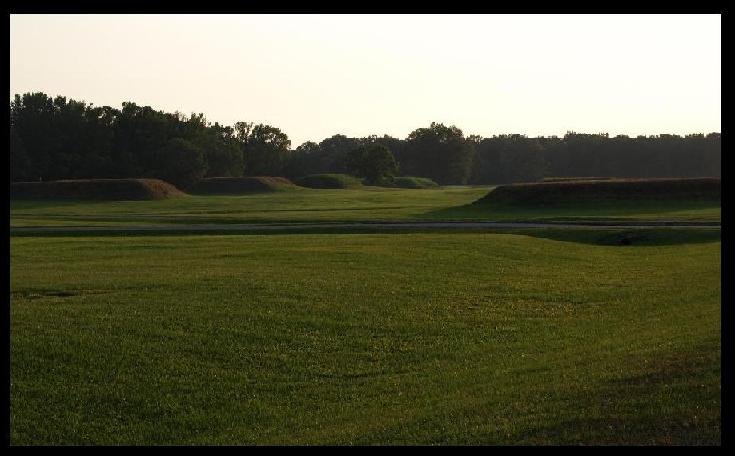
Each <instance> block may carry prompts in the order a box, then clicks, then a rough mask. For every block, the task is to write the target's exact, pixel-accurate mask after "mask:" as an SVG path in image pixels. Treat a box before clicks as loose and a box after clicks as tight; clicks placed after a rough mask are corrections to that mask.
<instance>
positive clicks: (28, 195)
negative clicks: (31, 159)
mask: <svg viewBox="0 0 735 457" xmlns="http://www.w3.org/2000/svg"><path fill="white" fill-rule="evenodd" d="M183 195H186V194H185V193H184V192H182V191H180V190H179V189H177V188H176V187H175V186H174V185H172V184H170V183H167V182H166V181H163V180H160V179H147V178H142V179H132V178H130V179H65V180H60V181H39V182H15V183H11V184H10V197H11V198H12V199H24V200H46V199H80V200H161V199H164V198H173V197H180V196H183Z"/></svg>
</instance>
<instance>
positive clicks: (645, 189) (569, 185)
mask: <svg viewBox="0 0 735 457" xmlns="http://www.w3.org/2000/svg"><path fill="white" fill-rule="evenodd" d="M720 193H721V184H720V178H656V179H610V180H603V181H594V180H592V181H560V182H541V183H520V184H509V185H503V186H498V187H496V188H495V189H493V190H492V191H490V192H489V193H488V194H487V195H485V196H484V197H482V198H481V199H479V200H477V201H476V202H475V203H476V204H493V205H510V206H528V205H568V204H580V203H582V204H583V203H606V202H621V201H625V202H635V201H676V200H711V201H715V200H717V201H719V200H720Z"/></svg>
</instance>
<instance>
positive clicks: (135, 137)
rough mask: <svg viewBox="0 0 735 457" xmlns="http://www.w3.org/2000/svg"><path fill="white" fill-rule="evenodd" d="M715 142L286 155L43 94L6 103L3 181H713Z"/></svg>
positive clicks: (446, 137) (252, 131) (543, 143)
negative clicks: (6, 172)
mask: <svg viewBox="0 0 735 457" xmlns="http://www.w3.org/2000/svg"><path fill="white" fill-rule="evenodd" d="M720 150H721V135H720V134H719V133H710V134H708V135H703V134H692V135H686V136H683V137H682V136H678V135H656V136H638V137H627V136H616V137H609V136H608V135H607V134H579V133H573V132H569V133H567V134H566V135H564V137H538V138H529V137H526V136H525V135H499V136H493V137H492V138H482V137H480V136H477V135H470V136H465V135H464V134H463V132H462V130H460V129H459V128H457V127H455V126H449V127H448V126H445V125H443V124H439V123H432V124H431V125H430V126H429V127H425V128H418V129H416V130H414V131H413V132H411V133H410V134H409V135H408V137H407V138H405V139H399V138H394V137H391V136H388V135H384V136H382V137H379V136H376V135H372V136H369V137H365V138H350V137H347V136H344V135H334V136H332V137H330V138H326V139H324V140H322V141H321V142H319V143H315V142H311V141H309V142H306V143H304V144H302V145H300V146H298V147H297V148H295V149H291V141H290V140H289V139H288V136H287V135H286V134H285V133H284V132H282V131H281V130H280V129H278V128H277V127H273V126H270V125H264V124H257V125H256V124H254V123H252V122H237V123H235V124H234V125H233V126H224V125H220V124H219V123H217V122H215V123H211V122H209V121H208V120H207V119H206V118H205V117H204V115H203V114H192V115H190V116H186V115H183V114H181V113H178V112H176V113H165V112H163V111H157V110H154V109H153V108H151V107H149V106H138V105H136V104H135V103H132V102H125V103H123V104H122V108H121V109H115V108H112V107H109V106H102V107H95V106H93V105H91V104H87V103H85V102H80V101H75V100H71V99H67V98H66V97H62V96H58V97H55V98H51V97H49V96H47V95H46V94H44V93H40V92H39V93H28V94H24V95H22V96H21V95H16V96H15V97H14V99H13V100H12V101H11V102H10V179H11V180H12V181H38V180H43V181H49V180H58V179H82V178H137V177H149V178H160V179H164V180H166V181H169V182H171V183H173V184H175V185H177V186H180V187H183V188H186V187H189V186H191V185H193V184H194V183H196V182H197V181H198V180H199V179H201V178H203V177H211V176H287V177H290V178H296V177H299V176H305V175H309V174H316V173H349V174H353V175H355V176H359V177H362V178H366V179H367V180H368V181H369V182H374V183H384V182H386V181H389V180H390V179H391V178H392V177H393V176H395V175H397V174H400V175H403V176H421V177H427V178H431V179H433V180H434V181H436V182H438V183H439V184H445V185H446V184H498V183H507V182H519V181H535V180H538V179H541V178H543V177H546V176H615V177H666V176H671V177H686V176H720V175H721V165H720Z"/></svg>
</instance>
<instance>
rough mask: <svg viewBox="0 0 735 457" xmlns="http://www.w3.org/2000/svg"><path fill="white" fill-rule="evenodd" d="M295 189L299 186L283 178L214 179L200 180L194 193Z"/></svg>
mask: <svg viewBox="0 0 735 457" xmlns="http://www.w3.org/2000/svg"><path fill="white" fill-rule="evenodd" d="M295 188H297V186H296V185H295V184H294V183H293V182H291V181H290V180H289V179H286V178H283V177H281V176H245V177H238V178H233V177H213V178H204V179H202V180H200V181H199V182H198V183H197V184H196V186H194V188H193V189H192V193H198V194H229V195H238V194H249V193H256V192H279V191H282V190H288V189H295Z"/></svg>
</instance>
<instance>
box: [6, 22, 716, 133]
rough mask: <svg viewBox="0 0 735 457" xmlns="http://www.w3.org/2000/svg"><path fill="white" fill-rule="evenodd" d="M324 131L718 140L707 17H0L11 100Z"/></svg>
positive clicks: (712, 31) (711, 30)
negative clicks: (452, 128)
mask: <svg viewBox="0 0 735 457" xmlns="http://www.w3.org/2000/svg"><path fill="white" fill-rule="evenodd" d="M38 91H40V92H45V93H46V94H48V95H51V96H56V95H63V96H66V97H68V98H73V99H75V100H84V101H86V102H89V103H93V104H94V105H96V106H102V105H109V106H113V107H117V108H120V106H121V104H122V102H124V101H133V102H135V103H137V104H138V105H150V106H152V107H153V108H155V109H159V110H163V111H167V112H174V111H180V112H183V113H187V114H190V113H192V112H195V113H204V114H205V116H206V118H207V119H208V120H209V121H211V122H215V121H217V122H219V123H221V124H225V125H232V124H234V123H235V122H238V121H248V122H255V123H265V124H270V125H273V126H276V127H278V128H280V129H281V130H282V131H284V132H285V133H286V134H287V135H288V136H289V138H290V139H291V141H292V147H296V146H298V145H299V144H301V143H303V142H305V141H309V140H311V141H315V142H319V141H321V140H322V139H324V138H327V137H330V136H332V135H334V134H338V133H339V134H344V135H347V136H356V137H359V136H367V135H370V134H377V135H383V134H388V135H391V136H395V137H398V138H405V137H406V136H407V135H408V134H409V133H410V132H411V131H413V130H415V129H416V128H419V127H428V126H429V124H430V123H431V122H434V121H435V122H441V123H444V124H445V125H456V126H457V127H459V128H461V129H462V130H463V132H464V133H465V135H470V134H476V135H481V136H483V137H489V136H493V135H498V134H505V133H520V134H525V135H528V136H538V135H546V136H548V135H559V136H562V135H564V133H566V132H567V131H575V132H584V133H601V132H607V133H609V134H610V135H611V136H612V135H617V134H627V135H631V136H634V135H651V134H659V133H672V134H687V133H709V132H720V131H721V114H720V113H721V106H720V100H721V17H720V15H11V17H10V97H11V99H12V97H13V96H14V95H15V94H22V93H26V92H38Z"/></svg>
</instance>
